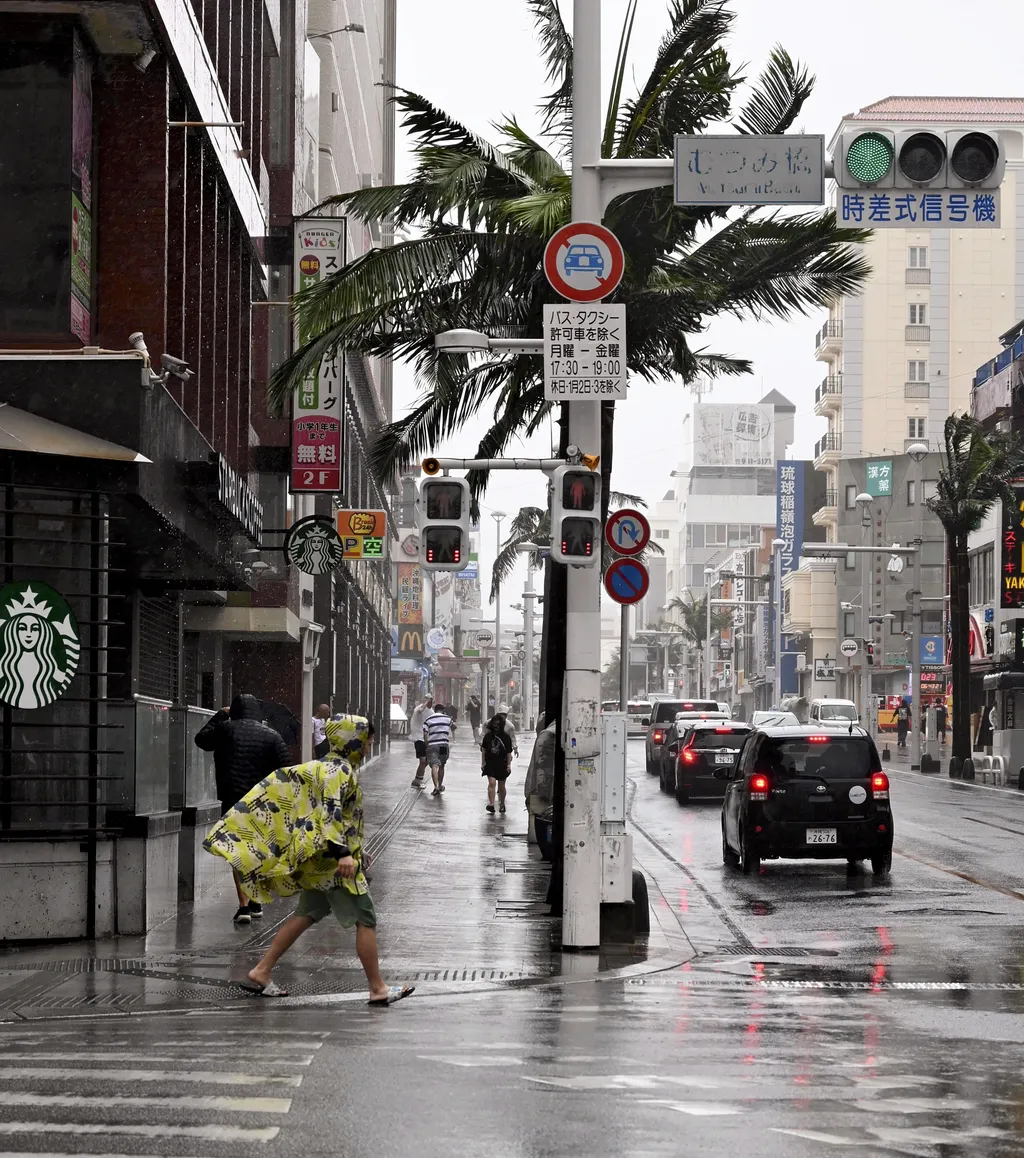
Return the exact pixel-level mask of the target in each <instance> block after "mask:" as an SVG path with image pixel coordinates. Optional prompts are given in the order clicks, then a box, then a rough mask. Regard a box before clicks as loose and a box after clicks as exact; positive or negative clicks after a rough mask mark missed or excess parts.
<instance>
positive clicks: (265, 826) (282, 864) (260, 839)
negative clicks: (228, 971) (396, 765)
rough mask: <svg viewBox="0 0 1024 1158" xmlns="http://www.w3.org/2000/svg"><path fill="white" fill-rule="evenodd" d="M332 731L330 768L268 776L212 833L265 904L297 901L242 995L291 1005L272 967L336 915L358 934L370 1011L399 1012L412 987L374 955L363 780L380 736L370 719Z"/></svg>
mask: <svg viewBox="0 0 1024 1158" xmlns="http://www.w3.org/2000/svg"><path fill="white" fill-rule="evenodd" d="M325 731H326V734H327V739H328V741H329V751H328V753H327V756H326V758H325V759H323V760H311V761H309V763H308V764H298V765H296V766H294V767H292V768H285V769H282V770H281V771H279V772H275V773H274V775H272V776H269V777H268V778H267V779H266V780H264V781H263V783H261V784H259V785H257V787H256V788H254V789H253V790H252V791H251V792H249V793H248V794H247V795H246V796H245V798H244V799H243V800H241V801H240V802H239V803H238V805H236V807H234V808H233V809H231V810H230V811H229V812H228V813H227V814H226V815H225V816H224V818H223V819H222V820H221V821H220V822H219V823H218V824H216V825H215V826H214V827H213V829H212V830H211V831H210V835H209V836H208V837H207V838H206V840H205V841H204V842H203V846H204V848H206V850H207V851H208V852H211V853H214V854H215V855H217V856H222V857H224V859H225V860H227V861H228V863H229V864H230V865H231V867H232V869H233V870H234V871H235V873H236V874H238V876H239V877H240V878H241V880H242V881H243V883H244V885H245V887H246V888H247V889H249V890H250V891H251V892H252V893H253V894H254V895H256V896H258V897H261V898H262V899H264V900H270V899H271V898H273V897H275V896H293V895H294V894H295V893H299V894H300V896H299V904H298V908H297V909H296V910H295V912H294V914H293V915H292V916H291V917H289V918H288V920H287V921H285V922H284V924H283V925H282V926H281V927H280V929H278V931H277V933H276V935H275V936H274V939H273V941H271V943H270V947H269V948H268V949H267V951H266V953H264V955H263V957H262V959H261V960H260V961H259V963H258V964H257V965H255V966H254V967H253V968H252V969H250V970H249V973H248V975H247V976H246V979H245V980H244V981H242V982H241V986H242V988H243V989H247V990H249V992H251V993H256V994H259V995H260V996H261V997H286V996H287V994H288V991H287V990H286V989H283V988H282V987H281V986H279V985H278V984H277V983H276V982H275V981H274V980H273V978H272V977H271V973H272V971H273V968H274V966H275V965H276V964H277V962H278V961H279V960H280V959H281V957H282V956H283V955H284V954H285V953H286V952H287V951H288V950H289V949H290V948H291V947H292V945H294V944H295V942H296V941H297V940H298V939H299V938H300V937H301V936H302V934H303V933H305V932H306V930H307V929H309V928H311V926H313V925H315V924H316V923H317V922H318V921H320V920H322V919H323V918H324V917H326V916H328V914H333V916H334V918H335V920H336V921H337V922H338V923H339V924H340V925H341V926H342V927H343V928H346V929H350V928H352V926H353V925H354V926H355V930H356V953H357V954H358V955H359V961H360V963H361V965H362V966H363V972H364V973H365V974H366V980H367V983H368V985H369V989H370V1004H371V1005H383V1006H387V1005H393V1004H394V1003H395V1002H396V1001H401V1000H402V998H403V997H408V996H409V995H410V994H411V993H412V992H413V989H414V987H413V986H411V985H407V986H399V985H388V984H387V983H386V982H385V981H384V978H383V977H382V976H381V972H380V962H379V959H378V953H377V932H376V929H377V913H376V910H375V909H374V905H373V898H372V897H371V896H370V889H369V885H368V884H367V879H366V869H368V868H369V865H370V861H369V857H367V856H366V854H365V853H364V852H363V790H362V787H361V786H360V783H359V776H358V771H359V766H360V765H361V764H362V762H363V760H364V759H365V758H366V756H368V755H369V753H370V748H371V745H372V742H373V735H374V728H373V725H372V724H371V723H370V721H369V720H367V719H366V718H365V717H363V716H342V717H341V718H340V719H337V720H329V721H328V722H327V724H326V725H325Z"/></svg>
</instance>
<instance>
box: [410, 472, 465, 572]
mask: <svg viewBox="0 0 1024 1158" xmlns="http://www.w3.org/2000/svg"><path fill="white" fill-rule="evenodd" d="M469 503H470V494H469V483H468V482H467V481H466V480H465V479H464V478H452V477H451V476H450V475H441V476H440V477H438V478H426V479H424V480H423V481H422V482H421V483H420V489H419V494H418V495H417V497H416V523H417V526H418V528H419V536H420V566H421V567H422V568H423V569H424V570H425V571H461V570H462V569H463V568H464V567H465V566H466V563H467V561H468V559H469V529H470V520H469Z"/></svg>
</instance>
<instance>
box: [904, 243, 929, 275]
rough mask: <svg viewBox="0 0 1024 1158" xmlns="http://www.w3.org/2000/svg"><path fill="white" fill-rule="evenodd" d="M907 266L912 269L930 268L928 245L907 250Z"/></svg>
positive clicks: (915, 246)
mask: <svg viewBox="0 0 1024 1158" xmlns="http://www.w3.org/2000/svg"><path fill="white" fill-rule="evenodd" d="M907 265H908V267H909V268H910V269H927V268H928V247H927V246H926V245H912V246H910V248H909V249H908V250H907Z"/></svg>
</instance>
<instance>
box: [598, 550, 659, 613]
mask: <svg viewBox="0 0 1024 1158" xmlns="http://www.w3.org/2000/svg"><path fill="white" fill-rule="evenodd" d="M650 585H651V577H650V575H649V574H648V572H647V568H646V567H645V566H644V565H643V563H640V562H639V561H638V560H636V559H616V560H615V562H614V563H612V565H611V566H610V567H609V568H608V570H607V571H606V572H605V573H604V589H605V591H607V592H608V594H609V595H610V596H611V597H612V599H614V600H615V602H616V603H639V602H640V600H641V599H643V597H644V596H645V595H646V594H647V589H648V588H649V587H650Z"/></svg>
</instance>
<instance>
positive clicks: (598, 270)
mask: <svg viewBox="0 0 1024 1158" xmlns="http://www.w3.org/2000/svg"><path fill="white" fill-rule="evenodd" d="M625 266H626V259H625V255H624V254H623V252H622V245H621V244H620V242H619V239H618V238H617V237H616V236H615V234H614V233H612V231H611V230H610V229H605V227H604V226H603V225H598V224H597V223H596V222H594V221H577V222H575V223H574V224H573V225H563V226H562V228H561V229H559V230H558V232H557V233H555V234H553V235H552V237H551V240H550V241H549V242H548V244H547V247H546V248H545V250H544V272H545V273H546V274H547V279H548V281H549V282H550V283H551V288H552V289H553V290H555V291H556V292H558V293H560V294H561V295H562V297H563V298H568V299H569V301H571V302H596V301H600V300H601V298H604V297H607V296H608V295H609V294H610V293H612V292H613V291H614V290H615V288H616V287H617V286H618V284H619V282H620V281H622V271H623V270H624V269H625Z"/></svg>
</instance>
